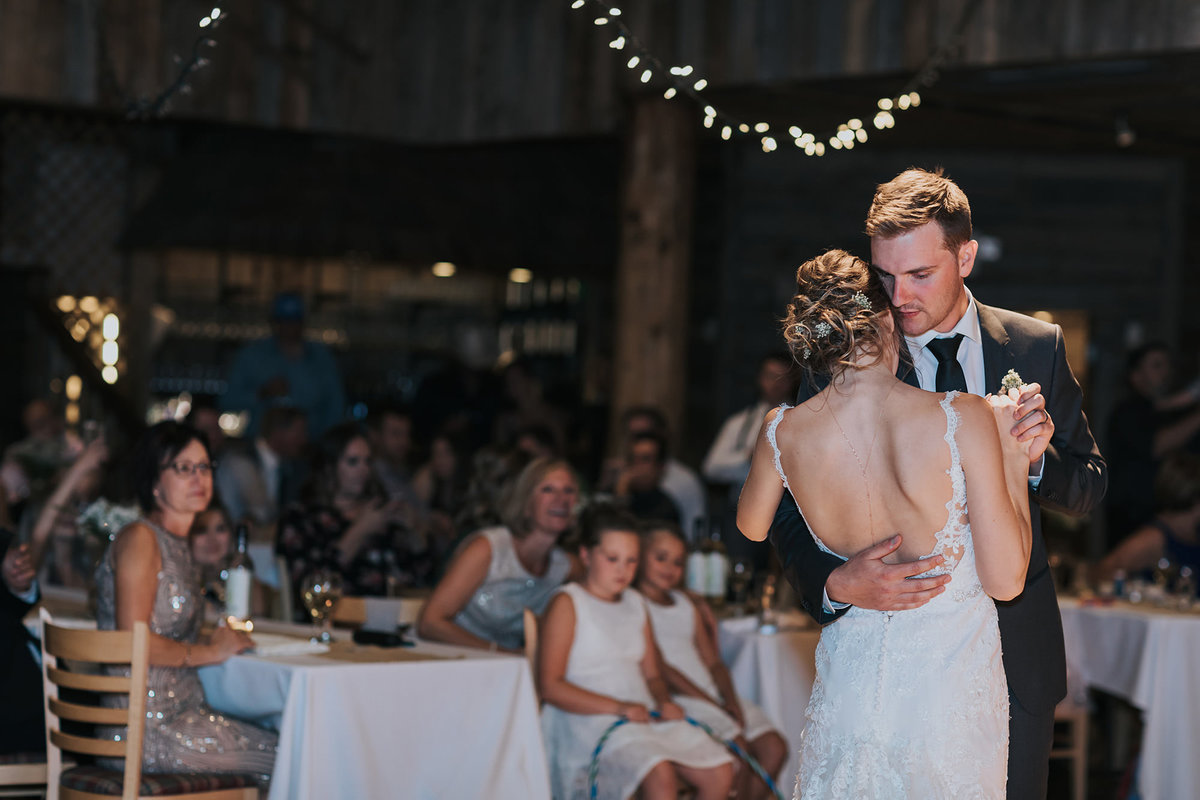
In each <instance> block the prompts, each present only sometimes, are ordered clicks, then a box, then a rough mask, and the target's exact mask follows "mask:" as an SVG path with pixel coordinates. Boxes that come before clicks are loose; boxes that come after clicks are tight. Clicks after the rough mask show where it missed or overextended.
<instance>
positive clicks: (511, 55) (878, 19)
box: [0, 0, 1200, 142]
mask: <svg viewBox="0 0 1200 800" xmlns="http://www.w3.org/2000/svg"><path fill="white" fill-rule="evenodd" d="M212 1H213V0H203V2H201V0H173V2H163V0H108V2H105V3H102V4H97V3H89V2H84V0H0V97H11V98H21V99H36V100H43V101H52V102H65V103H75V104H84V105H90V104H93V103H98V104H100V105H103V106H107V107H118V108H119V107H121V106H122V105H124V104H125V103H127V102H128V101H130V100H131V99H134V98H137V97H145V96H154V95H155V94H156V93H157V92H158V91H161V89H162V88H163V87H165V86H166V85H167V84H168V83H169V82H170V80H171V79H172V78H173V77H174V75H175V74H176V67H175V65H174V64H173V63H172V57H173V56H175V55H179V56H182V57H184V58H186V57H187V56H188V54H189V53H190V50H191V45H192V42H193V41H194V40H195V39H196V37H197V35H198V34H199V33H200V31H199V29H198V28H197V27H196V23H197V21H198V20H199V19H200V17H202V16H203V15H204V14H206V13H207V12H208V10H209V9H210V8H211V7H212ZM967 2H968V0H736V1H735V0H629V1H628V2H627V3H623V4H622V5H623V6H625V15H624V19H626V20H627V21H628V24H629V25H630V26H631V27H632V28H633V30H634V31H635V32H636V33H637V35H638V36H639V37H640V38H641V39H642V40H643V41H644V42H645V43H646V44H647V45H648V46H649V47H650V48H651V50H653V52H655V53H656V54H658V55H659V56H660V57H661V58H663V59H664V60H667V61H669V62H671V63H678V62H686V63H691V64H693V65H695V66H696V68H697V69H698V70H699V71H700V72H701V73H703V74H704V75H706V76H707V77H708V79H709V81H710V85H711V86H713V87H714V88H730V87H743V86H763V85H770V84H779V83H782V82H787V81H801V80H811V79H814V78H822V77H834V76H848V75H867V74H872V73H887V72H897V71H900V72H902V71H905V70H911V69H914V68H915V67H917V66H918V65H919V64H921V63H922V61H923V60H924V59H925V58H926V57H927V56H928V54H929V53H930V52H931V50H932V49H933V48H935V47H936V46H937V45H938V44H939V43H941V42H942V41H944V40H945V38H946V37H947V35H948V34H949V32H950V31H951V30H952V28H953V26H954V25H955V23H956V21H957V20H958V18H959V15H960V14H961V12H962V10H963V8H964V7H965V6H966V4H967ZM225 11H226V18H227V19H226V22H225V23H224V24H223V25H222V26H221V27H220V28H219V29H218V30H217V31H216V33H215V34H214V35H215V36H216V38H217V39H218V40H219V42H220V45H219V47H218V48H217V49H216V50H215V51H214V52H213V53H212V54H211V60H212V65H211V66H210V67H209V68H207V69H206V70H204V71H202V72H201V73H199V74H198V75H197V76H196V77H195V80H194V82H193V83H194V92H193V93H192V94H191V95H190V96H181V97H178V98H176V100H175V102H174V112H175V113H177V114H181V115H188V116H192V115H195V116H201V117H208V118H216V119H222V120H229V121H237V122H255V123H258V124H265V125H284V126H287V127H297V128H315V129H320V130H328V131H336V132H340V133H351V134H364V135H369V136H377V137H382V138H389V139H398V140H404V141H420V142H461V141H480V140H492V139H501V138H526V137H542V136H559V135H579V134H594V133H607V132H612V131H614V130H616V129H617V128H618V127H619V126H620V125H621V124H622V120H623V118H624V115H625V108H626V106H625V102H624V98H625V97H626V95H627V94H628V90H629V89H630V88H634V87H637V86H640V84H638V83H637V80H636V75H634V74H633V73H631V71H629V70H627V69H625V67H624V61H625V58H626V56H625V54H622V53H616V52H614V51H613V50H611V49H609V47H608V41H609V39H610V38H611V34H612V29H611V27H609V28H604V29H600V28H597V27H596V26H595V25H593V24H592V18H591V16H590V15H589V14H587V13H585V12H583V11H572V10H571V8H570V3H569V2H568V0H356V2H355V3H353V4H350V3H344V2H341V0H286V2H285V0H240V2H238V3H236V4H230V5H229V6H227V7H226V8H225ZM1198 46H1200V6H1198V5H1197V4H1196V3H1195V2H1192V1H1191V0H1088V2H1082V0H1053V1H1050V0H983V3H982V5H981V7H980V9H979V11H978V13H977V15H976V17H975V19H974V21H973V23H972V24H971V25H970V26H969V27H968V29H967V31H966V33H965V35H964V37H963V42H962V47H961V48H960V51H959V53H958V55H957V56H956V60H955V62H954V63H956V64H959V65H963V66H984V65H995V64H1004V63H1029V62H1047V61H1056V60H1066V59H1082V58H1093V57H1099V56H1105V55H1117V54H1120V55H1130V54H1137V53H1145V52H1157V51H1163V50H1173V49H1185V48H1195V47H1198Z"/></svg>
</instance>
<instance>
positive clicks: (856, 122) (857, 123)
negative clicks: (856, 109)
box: [846, 117, 862, 131]
mask: <svg viewBox="0 0 1200 800" xmlns="http://www.w3.org/2000/svg"><path fill="white" fill-rule="evenodd" d="M846 124H847V125H849V126H850V130H852V131H856V130H858V129H859V128H861V127H862V120H861V119H859V118H858V117H855V118H854V119H852V120H850V121H849V122H847V123H846Z"/></svg>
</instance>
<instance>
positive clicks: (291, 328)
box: [221, 292, 346, 438]
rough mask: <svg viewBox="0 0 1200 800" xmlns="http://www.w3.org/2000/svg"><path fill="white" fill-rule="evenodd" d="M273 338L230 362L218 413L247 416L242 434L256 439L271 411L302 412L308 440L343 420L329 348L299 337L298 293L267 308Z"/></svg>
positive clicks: (249, 346) (301, 333) (337, 375)
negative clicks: (281, 408) (282, 407)
mask: <svg viewBox="0 0 1200 800" xmlns="http://www.w3.org/2000/svg"><path fill="white" fill-rule="evenodd" d="M271 328H272V330H273V332H274V334H273V335H272V336H270V337H268V338H266V339H260V340H258V341H255V342H250V343H249V344H247V345H246V346H245V347H243V348H242V349H241V350H239V351H238V353H237V355H236V356H235V357H234V359H233V366H232V367H231V368H230V370H229V388H228V390H227V391H226V392H225V395H224V396H223V397H222V398H221V406H222V410H223V411H233V412H238V411H249V412H250V421H249V424H248V425H247V428H246V431H245V432H244V435H245V436H247V437H253V436H256V435H257V433H258V429H259V426H260V425H261V423H262V419H263V415H264V414H265V413H266V410H267V409H268V408H270V407H271V406H277V405H285V406H293V407H295V408H299V409H301V410H302V411H304V413H305V416H306V417H307V419H308V430H309V435H310V437H312V438H316V437H317V436H320V435H321V433H322V432H323V431H324V430H325V429H326V428H328V427H330V426H331V425H334V424H336V423H338V422H340V421H341V420H342V417H343V415H344V411H345V405H346V396H345V391H344V390H343V388H342V376H341V373H340V372H339V371H338V367H337V362H336V361H334V358H333V354H332V353H331V352H330V351H329V348H328V347H326V346H325V345H323V344H321V343H320V342H314V341H310V340H306V339H305V338H304V302H303V300H301V298H300V296H299V295H298V294H295V293H293V292H283V293H281V294H278V295H276V297H275V302H274V303H273V304H272V306H271Z"/></svg>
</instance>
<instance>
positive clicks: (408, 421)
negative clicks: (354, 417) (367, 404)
mask: <svg viewBox="0 0 1200 800" xmlns="http://www.w3.org/2000/svg"><path fill="white" fill-rule="evenodd" d="M367 435H368V438H369V439H370V442H371V452H372V453H374V454H375V460H374V461H373V462H372V466H373V467H374V469H375V477H376V478H377V479H378V480H379V482H380V484H382V485H383V490H384V491H385V492H387V495H388V497H390V498H392V499H393V500H395V499H400V500H405V501H407V502H410V503H411V502H412V501H413V499H414V497H415V495H414V493H413V466H412V450H413V437H412V415H411V413H410V412H409V411H408V409H406V408H402V407H400V406H384V407H383V408H380V409H379V410H377V411H372V412H371V414H370V416H368V417H367Z"/></svg>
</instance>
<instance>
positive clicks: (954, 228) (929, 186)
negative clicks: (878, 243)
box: [867, 167, 971, 253]
mask: <svg viewBox="0 0 1200 800" xmlns="http://www.w3.org/2000/svg"><path fill="white" fill-rule="evenodd" d="M929 222H936V223H937V224H938V225H939V226H940V227H941V229H942V242H943V243H944V244H945V245H946V249H947V250H949V251H950V252H951V253H957V252H958V248H960V247H962V246H963V245H964V244H966V243H967V242H969V241H970V240H971V204H970V203H969V202H967V196H966V195H965V194H964V193H963V190H962V189H960V188H958V184H957V183H955V182H954V181H952V180H950V179H949V178H947V177H946V176H945V175H943V174H942V169H941V167H938V168H936V169H934V170H933V171H932V172H931V171H929V170H925V169H920V168H917V167H913V168H911V169H906V170H905V171H904V172H901V173H900V174H899V175H897V176H896V177H894V178H892V179H891V180H890V181H888V182H887V183H882V184H880V185H879V187H878V188H877V189H876V190H875V198H874V199H873V200H872V201H871V208H870V209H869V210H868V211H867V236H870V237H871V238H872V239H875V238H880V239H891V238H893V237H896V236H900V235H901V234H905V233H908V232H909V231H911V230H914V229H916V228H919V227H921V226H922V225H925V224H926V223H929Z"/></svg>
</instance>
